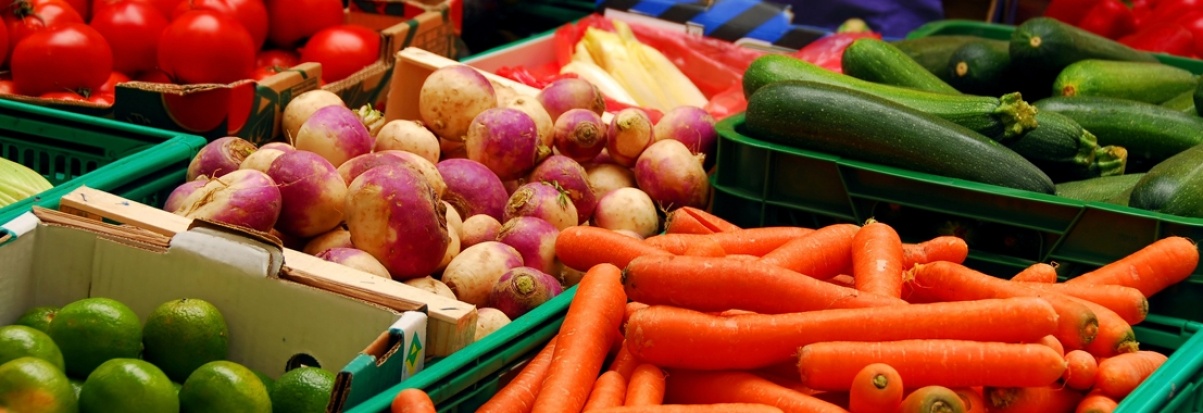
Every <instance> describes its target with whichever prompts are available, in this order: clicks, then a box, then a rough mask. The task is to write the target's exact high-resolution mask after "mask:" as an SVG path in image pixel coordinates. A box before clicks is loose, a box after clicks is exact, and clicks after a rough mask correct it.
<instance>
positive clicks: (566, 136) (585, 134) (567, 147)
mask: <svg viewBox="0 0 1203 413" xmlns="http://www.w3.org/2000/svg"><path fill="white" fill-rule="evenodd" d="M552 135H554V137H553V139H554V141H555V147H556V150H557V151H559V152H560V154H561V155H564V156H567V157H569V158H572V159H573V160H575V161H577V162H588V161H590V160H592V159H593V158H596V157H597V155H598V154H600V153H601V151H602V149H605V148H606V124H605V123H604V122H602V119H601V116H598V115H597V114H596V113H593V111H590V110H588V109H569V110H568V111H567V112H564V113H563V114H561V115H560V117H558V118H556V122H555V128H554V129H553V130H552Z"/></svg>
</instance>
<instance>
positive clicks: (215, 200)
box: [172, 169, 283, 232]
mask: <svg viewBox="0 0 1203 413" xmlns="http://www.w3.org/2000/svg"><path fill="white" fill-rule="evenodd" d="M282 202H283V201H282V199H281V196H280V189H279V188H276V183H275V182H273V181H272V179H271V177H269V176H267V174H265V173H263V172H259V171H256V170H253V169H241V170H237V171H234V172H230V173H228V174H225V175H222V177H220V178H213V179H210V180H209V181H208V182H206V183H205V185H204V186H202V187H200V188H198V189H196V190H195V191H193V192H192V194H191V195H189V196H188V197H187V198H184V200H183V201H182V202H181V203H180V207H179V208H177V209H176V210H175V211H172V212H174V213H176V214H177V215H183V216H185V217H188V218H193V219H200V218H203V219H207V220H210V221H214V222H220V223H223V224H228V225H237V226H242V227H247V228H250V229H254V230H257V231H262V232H268V231H270V230H271V229H272V227H273V226H274V225H276V220H277V219H279V218H280V206H281V203H282Z"/></svg>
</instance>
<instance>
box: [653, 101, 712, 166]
mask: <svg viewBox="0 0 1203 413" xmlns="http://www.w3.org/2000/svg"><path fill="white" fill-rule="evenodd" d="M653 134H654V135H655V137H656V140H661V139H675V140H678V141H680V142H681V143H683V144H685V147H686V148H689V152H690V153H693V154H694V155H699V154H700V155H703V156H705V158H703V160H704V161H705V162H706V163H707V164H710V163H713V162H714V150H715V148H716V147H717V145H718V131H716V130H715V129H714V116H711V115H710V112H707V111H706V110H705V109H702V108H699V107H697V106H677V107H675V108H672V109H670V110H669V111H668V113H665V114H664V116H663V117H661V118H660V120H659V121H658V122H656V126H655V128H654V133H653ZM704 166H705V167H707V168H708V167H709V166H708V165H704Z"/></svg>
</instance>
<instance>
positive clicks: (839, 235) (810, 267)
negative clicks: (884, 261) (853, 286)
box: [760, 224, 860, 280]
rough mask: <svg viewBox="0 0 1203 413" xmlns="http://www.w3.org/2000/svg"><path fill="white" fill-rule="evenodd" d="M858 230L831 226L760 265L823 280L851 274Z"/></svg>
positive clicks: (767, 257) (790, 244)
mask: <svg viewBox="0 0 1203 413" xmlns="http://www.w3.org/2000/svg"><path fill="white" fill-rule="evenodd" d="M858 230H860V227H859V226H856V225H852V224H834V225H828V226H825V227H823V228H819V229H817V230H815V231H814V232H812V233H810V234H809V235H807V236H805V237H801V238H798V239H794V240H792V241H790V242H787V243H785V244H783V245H781V246H780V247H777V248H776V249H774V250H772V251H771V252H769V253H767V254H764V256H763V257H761V258H760V262H762V263H765V264H769V265H774V266H778V267H781V268H785V269H788V270H791V271H795V272H799V273H802V274H806V275H809V276H811V277H814V278H817V279H820V280H825V279H828V278H831V277H834V276H836V275H839V274H847V273H848V272H849V271H848V269H849V268H851V266H852V237H853V236H855V235H856V232H857V231H858ZM855 275H856V274H853V276H855Z"/></svg>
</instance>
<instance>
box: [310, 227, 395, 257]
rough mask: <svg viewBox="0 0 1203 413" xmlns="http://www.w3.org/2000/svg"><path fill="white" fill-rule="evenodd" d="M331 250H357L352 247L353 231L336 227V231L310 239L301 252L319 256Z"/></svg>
mask: <svg viewBox="0 0 1203 413" xmlns="http://www.w3.org/2000/svg"><path fill="white" fill-rule="evenodd" d="M331 248H355V246H354V245H351V231H347V229H346V228H343V227H341V226H340V227H334V229H332V230H329V231H326V233H324V234H321V235H318V236H316V237H313V239H310V240H309V242H308V243H306V244H305V246H304V247H303V248H302V249H301V252H304V253H306V254H309V255H318V254H320V253H321V252H322V251H325V250H328V249H331ZM378 262H379V261H378Z"/></svg>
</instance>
